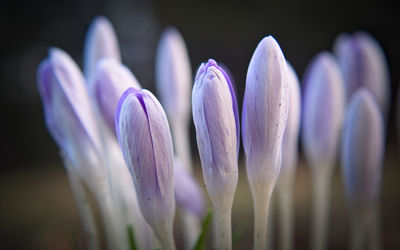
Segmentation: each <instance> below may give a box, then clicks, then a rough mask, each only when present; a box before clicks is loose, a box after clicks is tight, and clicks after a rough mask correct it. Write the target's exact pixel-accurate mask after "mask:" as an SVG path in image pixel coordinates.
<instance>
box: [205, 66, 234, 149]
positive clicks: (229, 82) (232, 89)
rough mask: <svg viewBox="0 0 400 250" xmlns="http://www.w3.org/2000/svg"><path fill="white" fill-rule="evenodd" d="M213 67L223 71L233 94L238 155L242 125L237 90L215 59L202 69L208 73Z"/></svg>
mask: <svg viewBox="0 0 400 250" xmlns="http://www.w3.org/2000/svg"><path fill="white" fill-rule="evenodd" d="M211 66H214V67H215V68H217V69H218V70H219V71H221V73H222V75H223V76H224V77H225V80H226V82H227V83H228V87H229V92H230V94H231V98H232V109H233V114H234V115H235V124H236V138H237V153H238V154H239V146H240V124H239V112H238V106H237V102H236V94H235V89H234V88H233V85H232V83H231V80H230V79H229V76H228V74H227V73H226V72H225V70H224V69H223V68H222V67H220V66H218V64H217V62H216V61H215V60H213V59H209V60H208V62H207V64H206V65H205V66H204V67H201V68H202V70H201V71H200V73H201V72H206V71H207V69H208V68H209V67H211Z"/></svg>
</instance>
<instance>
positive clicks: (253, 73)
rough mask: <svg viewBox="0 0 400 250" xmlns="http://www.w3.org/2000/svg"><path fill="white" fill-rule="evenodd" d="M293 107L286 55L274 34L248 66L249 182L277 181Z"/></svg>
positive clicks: (245, 130) (246, 135) (246, 144)
mask: <svg viewBox="0 0 400 250" xmlns="http://www.w3.org/2000/svg"><path fill="white" fill-rule="evenodd" d="M288 107H289V92H288V71H287V65H286V60H285V57H284V56H283V53H282V51H281V49H280V47H279V45H278V43H277V42H276V41H275V39H274V38H273V37H272V36H268V37H265V38H264V39H263V40H262V41H261V42H260V43H259V44H258V46H257V48H256V50H255V51H254V54H253V57H252V58H251V61H250V64H249V68H248V70H247V78H246V90H245V96H244V101H243V114H242V130H243V144H244V150H245V153H246V162H247V164H246V165H247V173H248V178H249V182H250V183H251V184H250V185H252V183H253V182H254V183H255V182H257V183H260V182H262V183H265V182H270V183H273V184H274V183H275V181H276V178H277V177H278V175H279V171H280V164H278V162H279V157H280V156H279V155H280V152H281V147H282V139H283V133H284V131H285V127H286V121H287V115H288Z"/></svg>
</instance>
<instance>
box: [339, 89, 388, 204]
mask: <svg viewBox="0 0 400 250" xmlns="http://www.w3.org/2000/svg"><path fill="white" fill-rule="evenodd" d="M383 124H384V123H383V118H382V114H381V111H380V109H379V107H378V104H377V102H376V101H375V99H374V97H373V96H372V94H371V93H370V91H369V90H368V89H366V88H360V89H359V90H358V91H357V92H356V93H355V94H354V95H353V97H352V98H351V101H350V104H349V106H348V110H347V113H346V119H345V123H344V127H343V138H342V140H343V141H342V144H343V145H342V171H343V175H344V179H345V184H346V189H347V194H348V197H349V200H350V202H354V203H357V204H364V205H368V204H371V202H374V201H375V199H376V198H377V196H378V195H379V190H380V183H381V177H382V162H383V154H384V125H383Z"/></svg>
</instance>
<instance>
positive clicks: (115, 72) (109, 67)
mask: <svg viewBox="0 0 400 250" xmlns="http://www.w3.org/2000/svg"><path fill="white" fill-rule="evenodd" d="M129 87H133V88H136V89H141V86H140V84H139V82H138V81H137V80H136V77H135V76H134V75H133V74H132V73H131V71H130V70H129V69H128V68H127V67H125V66H124V65H123V64H121V63H120V62H118V61H116V60H114V59H112V58H105V59H102V60H101V61H100V62H99V63H98V64H97V69H96V72H95V75H94V78H93V81H92V82H91V84H90V88H91V91H92V93H93V96H94V99H95V100H96V102H97V105H98V107H99V110H100V113H101V115H102V117H103V118H104V120H105V122H106V124H107V126H108V128H110V129H111V131H112V134H115V132H114V131H115V111H116V109H117V104H118V100H119V98H120V97H121V96H122V93H124V91H125V90H127V89H128V88H129Z"/></svg>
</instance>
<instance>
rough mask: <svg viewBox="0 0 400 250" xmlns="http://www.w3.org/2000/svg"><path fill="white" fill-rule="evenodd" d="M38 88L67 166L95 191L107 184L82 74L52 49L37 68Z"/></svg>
mask: <svg viewBox="0 0 400 250" xmlns="http://www.w3.org/2000/svg"><path fill="white" fill-rule="evenodd" d="M38 87H39V92H40V95H41V97H42V101H43V107H44V113H45V120H46V125H47V128H48V130H49V131H50V133H51V135H52V136H53V138H54V140H55V141H56V143H57V144H58V146H59V148H60V149H61V151H62V152H63V153H64V155H65V157H67V158H68V162H69V163H70V164H69V165H71V166H73V167H75V168H76V169H75V170H76V171H77V173H78V175H79V177H80V178H81V179H83V180H85V181H86V184H87V185H89V187H90V188H91V191H93V192H95V191H96V189H97V188H98V187H99V185H100V186H101V183H105V182H106V176H105V175H106V174H105V169H104V167H103V165H102V156H101V153H100V152H101V144H100V143H101V141H100V136H99V130H98V126H97V124H96V117H95V113H94V111H93V107H92V106H91V102H90V98H89V94H88V91H87V89H86V85H85V81H84V78H83V76H82V73H81V72H80V70H79V68H78V66H77V65H76V63H75V62H74V61H73V60H72V58H70V57H69V56H68V55H67V54H66V53H65V52H64V51H62V50H60V49H56V48H53V49H51V50H50V54H49V57H48V58H47V59H45V60H44V61H43V62H42V64H41V65H40V67H39V70H38ZM105 186H106V185H105Z"/></svg>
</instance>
